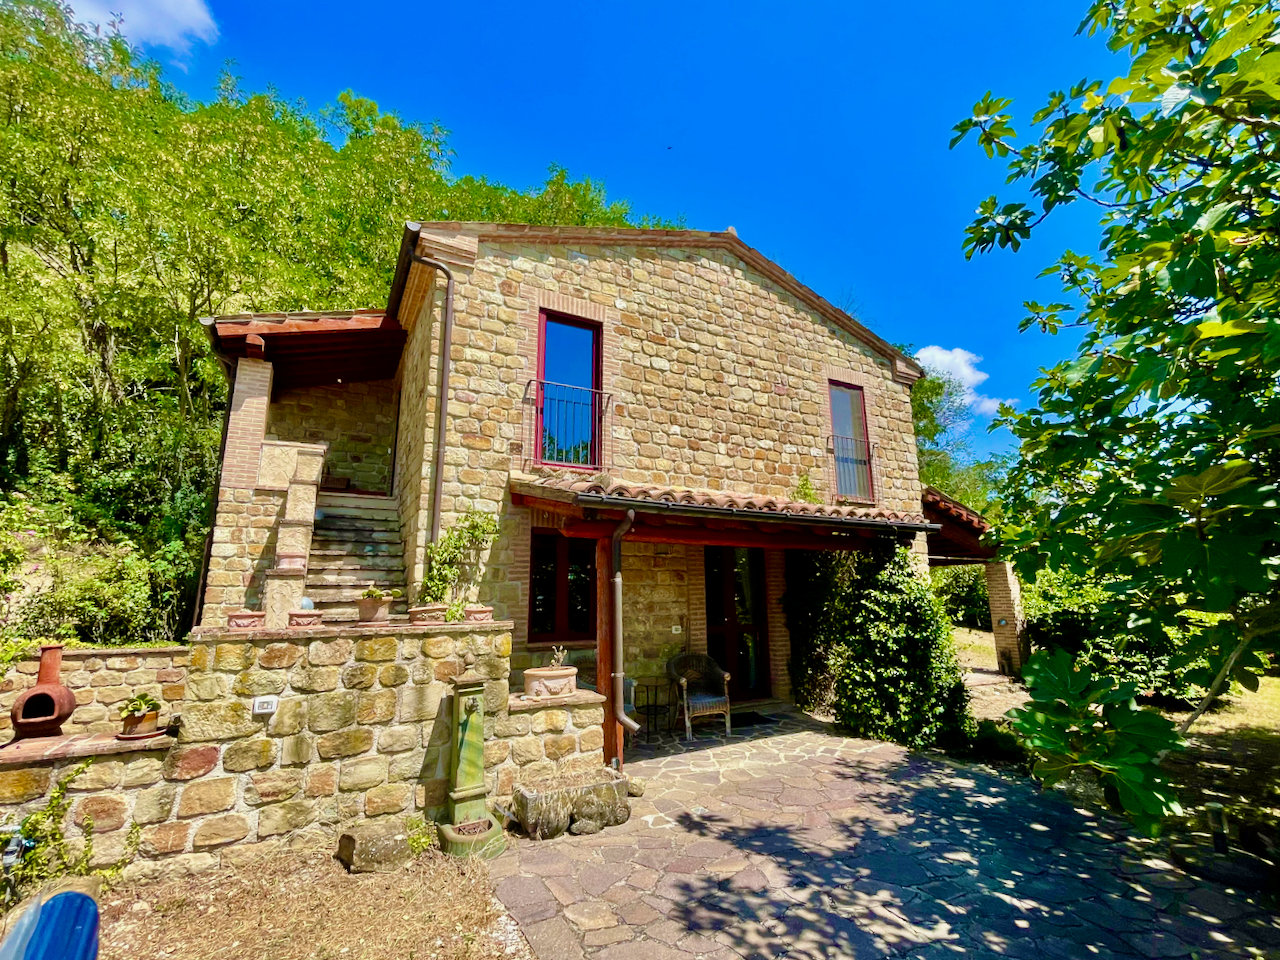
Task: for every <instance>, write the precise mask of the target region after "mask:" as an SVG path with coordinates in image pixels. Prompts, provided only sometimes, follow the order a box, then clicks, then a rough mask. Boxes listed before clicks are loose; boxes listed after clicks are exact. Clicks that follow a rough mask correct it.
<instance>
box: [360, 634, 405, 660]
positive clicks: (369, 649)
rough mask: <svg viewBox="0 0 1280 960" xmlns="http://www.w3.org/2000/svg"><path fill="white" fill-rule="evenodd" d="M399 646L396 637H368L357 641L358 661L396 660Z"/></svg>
mask: <svg viewBox="0 0 1280 960" xmlns="http://www.w3.org/2000/svg"><path fill="white" fill-rule="evenodd" d="M398 646H399V644H398V643H397V642H396V638H395V637H368V638H366V639H364V640H357V641H356V659H357V660H394V659H395V658H396V653H397V649H398Z"/></svg>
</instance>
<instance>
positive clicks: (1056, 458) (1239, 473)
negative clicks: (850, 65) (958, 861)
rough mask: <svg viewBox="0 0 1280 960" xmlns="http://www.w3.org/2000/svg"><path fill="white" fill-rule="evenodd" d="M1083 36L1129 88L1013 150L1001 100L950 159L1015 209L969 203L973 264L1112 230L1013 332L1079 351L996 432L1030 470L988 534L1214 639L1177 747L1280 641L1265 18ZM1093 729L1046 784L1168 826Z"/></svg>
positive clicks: (1158, 625) (1108, 28) (1081, 98)
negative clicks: (1065, 235) (1065, 779)
mask: <svg viewBox="0 0 1280 960" xmlns="http://www.w3.org/2000/svg"><path fill="white" fill-rule="evenodd" d="M1081 29H1082V30H1084V31H1087V32H1089V33H1094V32H1098V31H1101V32H1103V33H1105V34H1106V36H1107V43H1108V46H1109V47H1110V49H1111V50H1113V51H1116V52H1117V53H1121V54H1127V55H1128V57H1129V61H1130V66H1129V70H1128V72H1127V73H1125V74H1123V75H1121V76H1118V77H1116V78H1114V79H1112V80H1110V81H1108V82H1103V81H1097V80H1084V81H1081V82H1080V83H1078V84H1076V85H1075V86H1073V87H1071V88H1070V89H1067V90H1061V91H1057V92H1054V93H1052V94H1051V95H1050V97H1049V99H1048V102H1047V103H1046V104H1045V106H1044V107H1043V108H1042V109H1041V110H1039V111H1038V112H1037V113H1035V114H1034V116H1033V118H1032V123H1033V124H1034V125H1035V129H1036V134H1035V136H1034V137H1033V138H1032V139H1031V140H1030V141H1029V142H1025V143H1022V142H1020V141H1019V140H1018V139H1017V138H1016V135H1015V132H1014V129H1013V126H1012V119H1011V117H1010V115H1009V107H1010V101H1008V100H1004V99H1000V98H997V97H994V96H992V95H990V94H988V95H987V96H985V97H984V98H983V99H982V100H981V101H980V102H979V103H978V104H977V105H976V106H975V107H974V110H973V116H972V117H970V118H969V119H966V120H964V121H963V122H961V123H960V124H958V125H957V127H956V137H955V140H954V141H953V145H954V143H956V142H959V141H961V140H963V139H965V138H966V137H968V136H971V135H972V136H974V137H976V139H977V141H978V144H979V146H980V147H981V148H982V149H983V150H984V151H985V152H986V153H987V154H988V155H989V156H998V157H1001V158H1004V159H1005V160H1007V162H1008V168H1009V181H1010V182H1011V183H1015V184H1021V185H1025V186H1026V188H1027V189H1028V191H1029V193H1030V197H1029V198H1027V199H1026V200H1024V201H1013V202H1007V203H1002V202H1000V201H998V200H996V198H994V197H991V198H989V199H987V200H986V201H984V202H983V203H982V205H981V207H980V209H979V215H978V217H977V219H976V220H975V221H974V222H973V224H972V225H971V226H970V227H969V228H968V230H967V235H966V239H965V249H966V252H967V254H968V255H973V254H974V253H978V252H986V251H988V250H991V249H992V248H994V247H1008V248H1010V249H1012V250H1016V249H1017V248H1018V246H1019V245H1020V243H1021V242H1022V241H1023V240H1025V239H1026V238H1027V237H1028V236H1030V235H1031V232H1032V231H1033V230H1034V229H1035V227H1036V226H1037V225H1038V224H1039V223H1041V222H1042V221H1043V220H1044V219H1045V218H1046V217H1048V216H1050V215H1051V214H1052V213H1053V212H1054V211H1055V210H1056V209H1057V208H1059V207H1061V206H1064V205H1067V204H1072V203H1088V204H1092V205H1094V206H1095V207H1097V208H1098V209H1099V211H1100V216H1101V223H1102V228H1103V229H1102V242H1101V252H1100V254H1099V255H1098V256H1091V255H1088V254H1081V253H1075V252H1070V251H1068V252H1066V253H1064V254H1063V255H1062V256H1061V258H1060V259H1059V260H1058V262H1057V263H1056V264H1054V265H1053V266H1052V267H1050V268H1049V269H1048V270H1047V271H1046V274H1050V275H1057V276H1059V277H1060V279H1061V281H1062V284H1063V289H1064V290H1065V292H1066V293H1067V297H1066V300H1067V301H1069V302H1063V303H1053V304H1039V303H1028V304H1027V310H1028V316H1027V318H1026V320H1025V321H1024V322H1023V328H1024V329H1025V328H1026V327H1028V326H1033V325H1035V326H1039V327H1040V328H1041V329H1043V330H1046V331H1049V332H1057V331H1059V330H1061V329H1065V328H1068V327H1070V328H1072V329H1074V330H1078V331H1080V332H1081V334H1082V339H1081V341H1080V345H1079V348H1078V351H1077V353H1076V356H1075V357H1074V359H1071V360H1069V361H1066V362H1063V363H1060V364H1058V365H1057V366H1054V367H1053V368H1051V369H1049V370H1046V371H1044V372H1043V373H1042V375H1041V377H1040V378H1039V379H1038V380H1037V381H1036V384H1035V386H1036V387H1037V388H1038V389H1039V402H1038V404H1037V405H1036V407H1035V408H1033V409H1031V410H1028V411H1026V412H1025V413H1022V414H1018V413H1014V412H1013V411H1008V410H1006V411H1005V414H1004V418H1003V422H1004V423H1005V424H1006V425H1007V426H1008V427H1009V428H1010V429H1011V430H1012V431H1013V433H1014V435H1015V436H1017V437H1018V438H1019V440H1020V441H1021V450H1020V453H1019V460H1018V463H1017V464H1016V466H1015V468H1014V469H1012V470H1011V471H1010V473H1009V476H1008V482H1007V484H1006V486H1005V497H1006V506H1007V508H1008V515H1007V516H1008V519H1007V522H1006V523H1005V524H1004V526H1003V529H1002V531H1001V534H1002V536H1003V539H1004V542H1005V543H1006V545H1007V547H1008V549H1009V550H1010V552H1011V553H1012V554H1013V556H1014V559H1015V560H1016V561H1017V562H1018V565H1019V567H1020V569H1021V570H1022V571H1023V573H1024V576H1027V575H1029V574H1030V573H1031V572H1032V571H1033V569H1034V568H1035V567H1037V566H1039V565H1043V564H1047V565H1049V566H1051V567H1053V568H1054V569H1057V570H1062V571H1067V572H1071V573H1077V574H1096V575H1098V576H1099V577H1101V578H1102V579H1103V581H1104V582H1105V583H1106V584H1107V590H1108V591H1109V593H1110V602H1111V603H1113V604H1114V605H1115V606H1116V607H1118V608H1120V609H1122V610H1123V611H1124V612H1125V614H1126V616H1127V618H1128V629H1129V630H1130V631H1131V632H1132V633H1133V634H1134V635H1144V636H1146V637H1148V638H1151V639H1153V640H1154V639H1156V638H1158V637H1159V636H1160V635H1161V633H1162V632H1164V631H1166V630H1167V629H1178V628H1180V627H1181V626H1182V625H1183V623H1184V620H1185V619H1186V617H1187V616H1188V615H1189V616H1190V617H1192V618H1194V619H1196V620H1197V622H1200V623H1208V624H1211V625H1210V626H1208V627H1207V628H1205V629H1203V630H1201V631H1198V632H1193V633H1192V634H1191V635H1189V637H1188V639H1187V640H1186V642H1185V643H1184V644H1183V648H1182V649H1181V650H1180V651H1179V653H1178V655H1177V656H1176V657H1175V668H1181V667H1184V666H1185V667H1186V669H1187V670H1188V671H1189V672H1188V679H1190V680H1192V681H1194V682H1196V683H1198V684H1201V685H1202V686H1204V687H1205V688H1206V689H1207V694H1206V696H1205V698H1204V699H1203V701H1202V702H1201V703H1200V705H1199V707H1198V708H1197V709H1196V710H1195V711H1194V712H1193V713H1192V715H1191V716H1190V717H1189V718H1188V719H1187V721H1186V723H1185V724H1183V726H1182V730H1183V731H1185V730H1186V729H1187V728H1188V727H1189V726H1190V725H1191V723H1192V722H1193V721H1194V720H1195V719H1196V718H1197V717H1199V716H1200V714H1201V713H1202V712H1203V711H1204V710H1205V709H1206V708H1207V707H1208V706H1209V704H1210V702H1211V701H1212V699H1213V698H1214V697H1216V696H1217V695H1218V694H1220V693H1221V692H1222V691H1223V690H1224V689H1225V688H1226V686H1227V685H1228V684H1229V683H1231V682H1232V681H1236V682H1239V683H1241V684H1243V685H1244V686H1245V687H1247V688H1250V689H1254V688H1256V686H1257V674H1258V672H1259V671H1260V670H1261V669H1262V668H1263V666H1264V664H1265V663H1266V661H1267V658H1268V656H1269V655H1272V654H1274V653H1275V651H1276V647H1277V637H1278V634H1277V628H1278V627H1280V590H1278V588H1277V571H1278V564H1280V528H1278V527H1277V519H1280V515H1278V514H1277V506H1278V501H1277V493H1276V482H1277V479H1278V478H1280V446H1278V445H1277V439H1278V438H1280V396H1278V392H1277V383H1278V380H1277V377H1278V376H1280V230H1278V229H1277V224H1278V223H1280V186H1277V185H1278V184H1280V136H1278V134H1280V43H1278V40H1280V13H1278V11H1277V5H1276V4H1275V3H1274V2H1265V0H1211V2H1207V3H1200V4H1188V3H1184V2H1181V0H1098V2H1095V3H1093V4H1092V6H1091V7H1090V8H1089V11H1088V15H1087V16H1086V18H1085V20H1084V22H1083V24H1082V25H1081ZM1201 658H1203V660H1204V662H1205V666H1203V667H1192V666H1190V665H1191V664H1193V663H1195V662H1196V661H1199V660H1200V659H1201ZM1040 669H1041V668H1033V669H1032V670H1031V675H1032V677H1033V679H1034V678H1035V677H1036V676H1037V671H1038V670H1040ZM1044 670H1045V671H1048V670H1049V668H1048V667H1045V668H1044ZM1054 684H1055V685H1054V687H1053V689H1054V690H1055V691H1056V694H1055V696H1054V697H1053V698H1051V699H1052V702H1053V703H1055V704H1057V705H1058V706H1057V707H1055V708H1054V709H1052V710H1050V709H1049V708H1048V707H1045V708H1044V709H1042V710H1037V711H1033V712H1032V713H1031V714H1029V715H1024V716H1023V717H1022V718H1021V720H1020V721H1019V722H1020V724H1021V727H1022V729H1023V731H1024V732H1026V733H1028V735H1030V733H1031V731H1032V730H1034V729H1039V730H1043V731H1046V733H1045V736H1049V733H1048V731H1050V730H1051V729H1052V727H1053V725H1054V723H1055V722H1056V719H1055V717H1057V716H1058V715H1059V714H1062V715H1065V714H1066V713H1070V712H1071V711H1079V710H1080V709H1082V705H1083V704H1085V703H1086V700H1087V699H1088V698H1087V696H1086V694H1087V692H1088V691H1091V690H1095V687H1094V686H1093V684H1094V681H1093V680H1092V679H1088V680H1087V682H1086V678H1085V677H1083V676H1077V677H1074V678H1069V679H1068V678H1060V680H1055V681H1054ZM1090 695H1092V694H1090ZM1117 696H1119V694H1117ZM1121 699H1123V698H1121ZM1091 715H1093V716H1097V717H1100V718H1101V720H1100V722H1101V724H1102V725H1103V726H1104V727H1105V728H1106V730H1107V736H1106V737H1099V738H1092V739H1090V742H1089V745H1088V747H1087V750H1088V751H1092V753H1090V754H1089V755H1088V756H1086V754H1085V753H1082V752H1067V753H1065V754H1064V753H1062V752H1061V751H1058V752H1056V753H1054V752H1053V751H1049V752H1042V757H1044V758H1045V759H1046V763H1050V764H1051V765H1050V766H1049V767H1043V768H1041V772H1042V773H1045V772H1047V771H1048V770H1050V769H1053V770H1056V769H1058V766H1054V765H1061V764H1064V763H1065V764H1068V765H1070V766H1073V767H1089V766H1091V765H1092V766H1094V767H1095V768H1096V764H1097V762H1100V761H1105V760H1106V758H1108V757H1111V758H1113V759H1116V761H1117V762H1116V763H1115V764H1112V770H1111V772H1110V773H1109V774H1108V776H1109V777H1111V778H1112V780H1111V785H1112V786H1113V787H1115V789H1114V790H1113V791H1111V793H1112V796H1113V797H1115V798H1116V799H1117V802H1119V803H1120V804H1121V805H1123V806H1124V808H1125V809H1126V810H1129V811H1131V812H1134V813H1136V814H1139V815H1142V816H1144V817H1152V816H1154V815H1157V814H1158V812H1159V811H1160V810H1169V809H1172V801H1171V800H1170V799H1169V797H1168V795H1167V794H1164V793H1161V792H1160V791H1158V790H1155V789H1154V788H1152V786H1151V780H1150V778H1149V774H1150V773H1151V763H1150V762H1148V763H1143V764H1137V765H1134V764H1128V763H1121V762H1119V758H1120V757H1121V756H1122V754H1123V752H1124V751H1126V750H1129V749H1130V747H1131V746H1132V745H1133V744H1134V743H1135V741H1134V740H1133V738H1132V737H1131V735H1130V734H1131V731H1130V730H1129V728H1128V727H1127V726H1120V725H1119V724H1117V723H1115V722H1113V721H1114V719H1115V716H1117V714H1114V713H1113V712H1112V711H1109V710H1108V709H1107V708H1106V707H1104V706H1099V705H1098V704H1097V703H1095V704H1094V707H1093V709H1092V712H1091ZM1143 725H1144V728H1143V731H1142V736H1143V738H1144V740H1143V748H1142V751H1143V755H1144V756H1146V757H1148V759H1149V760H1150V759H1151V758H1154V757H1158V756H1159V755H1160V754H1161V753H1162V752H1163V751H1164V750H1167V749H1169V748H1171V747H1173V746H1175V745H1176V743H1177V738H1176V735H1175V733H1174V731H1172V730H1171V729H1170V728H1169V725H1168V724H1167V723H1165V724H1163V727H1162V729H1163V733H1162V734H1161V736H1162V737H1163V741H1162V743H1161V744H1159V746H1158V747H1153V738H1154V737H1155V736H1156V734H1155V733H1154V732H1153V731H1154V726H1153V725H1152V724H1151V723H1149V722H1148V721H1143ZM1032 742H1033V743H1037V744H1038V745H1039V741H1037V740H1035V739H1033V741H1032ZM1082 749H1083V748H1082ZM1051 755H1052V756H1053V757H1056V759H1052V760H1050V759H1049V758H1050V757H1051ZM1064 757H1065V759H1064ZM1055 775H1056V774H1055ZM1144 777H1146V779H1144Z"/></svg>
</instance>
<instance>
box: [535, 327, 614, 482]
mask: <svg viewBox="0 0 1280 960" xmlns="http://www.w3.org/2000/svg"><path fill="white" fill-rule="evenodd" d="M541 319H542V336H541V350H540V356H539V358H538V385H537V396H536V397H535V405H536V408H537V411H538V423H537V446H538V450H537V458H538V460H539V461H541V462H542V463H555V464H564V465H567V466H575V467H598V466H600V462H601V457H600V454H601V449H600V448H601V420H602V418H603V416H604V405H603V400H602V396H603V395H602V394H601V392H600V333H601V329H600V325H599V324H598V323H591V322H590V321H587V320H578V319H575V318H573V317H566V316H563V315H560V314H555V313H549V312H547V311H543V313H542V318H541Z"/></svg>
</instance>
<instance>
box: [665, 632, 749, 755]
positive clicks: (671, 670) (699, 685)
mask: <svg viewBox="0 0 1280 960" xmlns="http://www.w3.org/2000/svg"><path fill="white" fill-rule="evenodd" d="M667 677H668V678H669V679H670V680H671V683H672V685H673V687H674V688H675V689H676V690H677V694H676V696H677V699H676V705H675V706H676V716H677V717H679V716H681V715H683V716H684V734H685V739H687V740H692V739H693V718H694V717H706V716H716V715H719V714H724V732H725V734H726V736H727V735H728V734H730V733H732V732H733V729H732V727H731V725H730V723H729V674H727V673H725V672H724V671H723V670H721V669H720V665H719V664H718V663H716V662H715V661H714V660H712V659H711V658H710V657H708V656H707V655H706V654H705V653H682V654H681V655H680V656H678V657H672V658H671V659H670V660H668V661H667Z"/></svg>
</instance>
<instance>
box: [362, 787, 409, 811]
mask: <svg viewBox="0 0 1280 960" xmlns="http://www.w3.org/2000/svg"><path fill="white" fill-rule="evenodd" d="M412 798H413V787H412V786H411V785H410V784H407V783H387V784H383V785H382V786H380V787H374V788H373V789H372V790H369V791H368V792H366V793H365V795H364V814H365V816H366V817H377V816H382V815H384V814H388V813H400V812H401V811H402V810H404V808H405V807H407V806H408V805H409V801H410V800H411V799H412Z"/></svg>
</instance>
